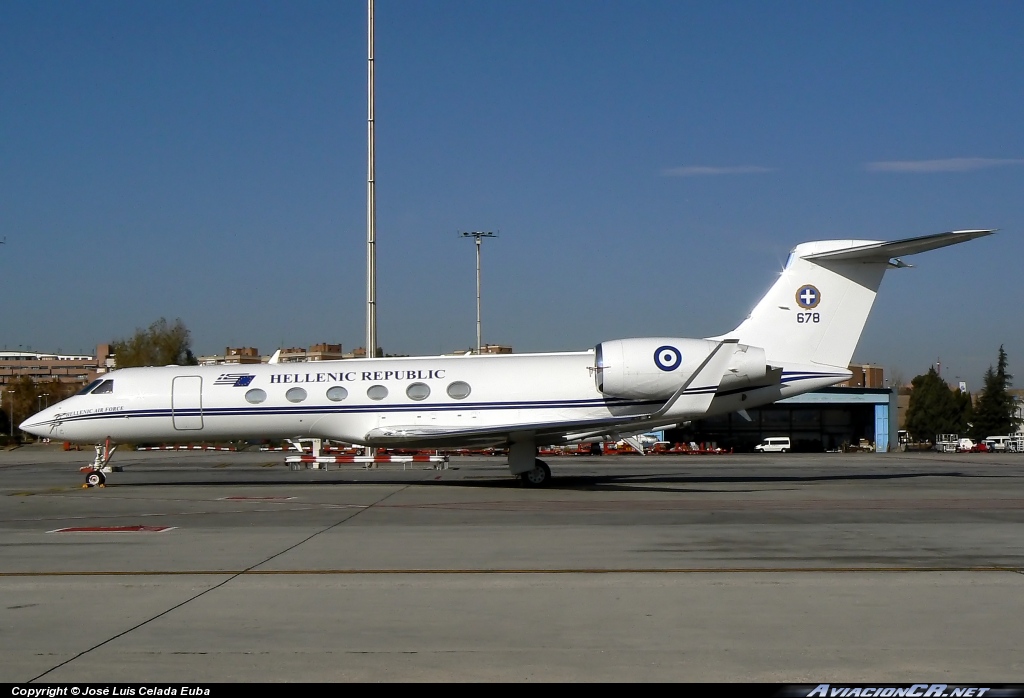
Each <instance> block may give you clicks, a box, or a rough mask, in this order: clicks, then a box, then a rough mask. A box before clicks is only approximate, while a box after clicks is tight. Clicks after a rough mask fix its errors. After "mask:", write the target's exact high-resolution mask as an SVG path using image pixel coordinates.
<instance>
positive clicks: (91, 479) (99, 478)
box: [85, 470, 107, 487]
mask: <svg viewBox="0 0 1024 698" xmlns="http://www.w3.org/2000/svg"><path fill="white" fill-rule="evenodd" d="M106 481H107V476H106V475H104V474H103V473H101V472H100V471H99V470H93V471H92V472H90V473H89V474H87V475H86V476H85V485H86V487H103V486H104V484H105V483H106Z"/></svg>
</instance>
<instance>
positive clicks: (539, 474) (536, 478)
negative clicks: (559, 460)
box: [519, 458, 551, 487]
mask: <svg viewBox="0 0 1024 698" xmlns="http://www.w3.org/2000/svg"><path fill="white" fill-rule="evenodd" d="M519 477H520V479H521V481H522V483H523V487H547V486H548V485H550V484H551V468H549V467H548V464H547V463H545V462H544V461H542V460H540V459H539V458H538V459H537V460H536V461H534V466H533V470H527V471H526V472H525V473H522V474H521V475H520V476H519Z"/></svg>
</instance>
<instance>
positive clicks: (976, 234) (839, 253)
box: [804, 230, 996, 262]
mask: <svg viewBox="0 0 1024 698" xmlns="http://www.w3.org/2000/svg"><path fill="white" fill-rule="evenodd" d="M994 232H996V231H995V230H954V231H952V232H949V233H937V234H935V235H923V236H921V237H916V238H906V239H904V240H894V241H892V242H873V243H870V244H868V245H860V246H858V247H848V248H846V249H844V250H836V251H835V252H819V253H818V254H809V255H807V256H805V257H804V259H827V260H836V261H839V260H850V261H859V262H887V261H888V260H890V259H892V258H894V257H902V256H904V255H908V254H917V253H918V252H927V251H928V250H937V249H939V248H940V247H947V246H949V245H955V244H957V243H959V242H966V241H968V240H973V239H975V238H980V237H984V236H986V235H991V234H992V233H994Z"/></svg>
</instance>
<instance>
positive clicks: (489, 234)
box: [460, 230, 498, 354]
mask: <svg viewBox="0 0 1024 698" xmlns="http://www.w3.org/2000/svg"><path fill="white" fill-rule="evenodd" d="M460 235H462V237H464V238H475V239H476V353H477V354H479V353H480V349H481V348H482V345H481V343H480V337H481V332H480V240H481V239H482V238H496V237H498V236H497V235H495V234H494V233H492V232H490V231H479V230H478V231H474V232H471V233H470V232H464V233H460Z"/></svg>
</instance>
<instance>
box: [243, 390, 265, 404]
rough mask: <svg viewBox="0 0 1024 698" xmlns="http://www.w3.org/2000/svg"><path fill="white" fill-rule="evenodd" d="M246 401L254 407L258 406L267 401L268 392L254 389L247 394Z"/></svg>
mask: <svg viewBox="0 0 1024 698" xmlns="http://www.w3.org/2000/svg"><path fill="white" fill-rule="evenodd" d="M245 399H246V400H247V401H248V402H251V403H252V404H254V405H258V404H260V403H261V402H263V401H264V400H266V399H267V391H265V390H260V389H259V388H253V389H252V390H250V391H248V392H246V394H245Z"/></svg>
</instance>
